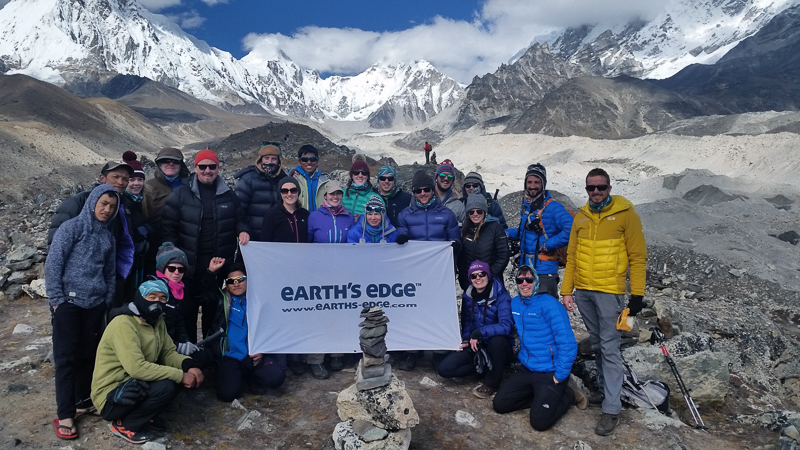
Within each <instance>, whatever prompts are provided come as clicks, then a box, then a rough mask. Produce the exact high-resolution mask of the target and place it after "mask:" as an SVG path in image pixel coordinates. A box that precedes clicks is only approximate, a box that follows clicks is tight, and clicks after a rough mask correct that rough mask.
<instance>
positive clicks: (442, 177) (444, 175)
mask: <svg viewBox="0 0 800 450" xmlns="http://www.w3.org/2000/svg"><path fill="white" fill-rule="evenodd" d="M439 178H441V179H443V180H444V179H446V178H453V175H450V174H449V173H440V174H439Z"/></svg>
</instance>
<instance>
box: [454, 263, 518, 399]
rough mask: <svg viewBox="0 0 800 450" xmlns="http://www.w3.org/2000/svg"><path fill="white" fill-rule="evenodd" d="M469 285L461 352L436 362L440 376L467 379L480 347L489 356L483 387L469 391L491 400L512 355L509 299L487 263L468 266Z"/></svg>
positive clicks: (473, 369)
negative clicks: (488, 366)
mask: <svg viewBox="0 0 800 450" xmlns="http://www.w3.org/2000/svg"><path fill="white" fill-rule="evenodd" d="M469 278H470V280H471V282H472V284H471V285H470V286H469V287H468V288H467V290H466V291H464V294H462V298H463V301H462V302H461V329H462V330H461V338H462V339H463V343H462V344H461V348H460V350H457V351H455V352H451V353H450V354H448V355H447V356H445V358H444V359H443V360H442V362H441V363H439V369H438V371H439V376H441V377H443V378H452V377H466V376H468V375H472V374H474V373H475V372H476V370H475V363H474V362H473V360H474V359H475V353H476V352H477V351H478V347H479V346H480V347H481V348H483V349H484V350H486V353H487V354H488V356H489V361H490V362H491V367H490V368H488V370H487V372H486V375H485V376H484V379H483V384H481V385H480V386H478V387H476V388H475V389H473V390H472V393H473V394H475V396H476V397H478V398H488V397H491V396H492V395H493V394H494V393H495V392H497V388H498V387H499V386H500V380H501V379H502V378H503V368H504V367H505V365H506V361H507V360H508V357H509V355H510V354H511V336H510V335H511V327H512V325H513V323H514V322H513V319H512V318H511V296H510V295H508V292H507V291H506V288H505V287H504V286H503V283H502V279H501V278H498V277H495V276H492V272H491V270H490V269H489V264H486V263H485V262H483V261H474V262H473V263H472V264H470V266H469Z"/></svg>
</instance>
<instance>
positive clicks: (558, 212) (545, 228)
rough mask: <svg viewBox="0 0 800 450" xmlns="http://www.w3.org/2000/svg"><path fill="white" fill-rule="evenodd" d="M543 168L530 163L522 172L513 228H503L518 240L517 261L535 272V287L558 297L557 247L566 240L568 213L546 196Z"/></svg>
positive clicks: (562, 244) (567, 238)
mask: <svg viewBox="0 0 800 450" xmlns="http://www.w3.org/2000/svg"><path fill="white" fill-rule="evenodd" d="M546 187H547V170H546V169H545V168H544V166H543V165H541V164H538V163H537V164H531V165H530V166H528V169H527V171H526V172H525V191H524V192H525V196H524V198H523V200H522V207H521V208H520V223H519V226H518V227H517V228H507V229H506V233H507V234H508V237H509V239H515V240H519V265H520V266H522V265H528V266H531V267H533V269H534V270H536V273H537V274H538V275H539V283H540V285H539V289H540V290H542V291H543V292H547V293H548V294H550V295H552V296H553V297H556V298H558V281H559V279H558V259H559V257H558V254H557V252H556V251H557V250H558V249H560V248H563V247H566V245H567V243H569V236H570V235H569V233H570V229H571V228H572V214H570V213H569V211H567V210H566V209H565V208H564V206H563V205H561V203H559V202H557V201H556V200H554V199H553V197H552V196H550V192H549V191H547V190H546Z"/></svg>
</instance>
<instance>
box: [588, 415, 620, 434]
mask: <svg viewBox="0 0 800 450" xmlns="http://www.w3.org/2000/svg"><path fill="white" fill-rule="evenodd" d="M618 423H619V414H606V413H602V414H600V420H598V421H597V426H595V427H594V433H595V434H598V435H600V436H608V435H610V434H611V433H613V432H614V428H617V424H618Z"/></svg>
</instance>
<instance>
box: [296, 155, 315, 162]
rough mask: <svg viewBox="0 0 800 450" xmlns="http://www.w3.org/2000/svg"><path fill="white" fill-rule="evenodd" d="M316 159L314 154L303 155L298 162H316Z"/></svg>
mask: <svg viewBox="0 0 800 450" xmlns="http://www.w3.org/2000/svg"><path fill="white" fill-rule="evenodd" d="M318 159H319V158H317V157H316V156H303V157H302V158H300V162H317V160H318Z"/></svg>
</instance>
